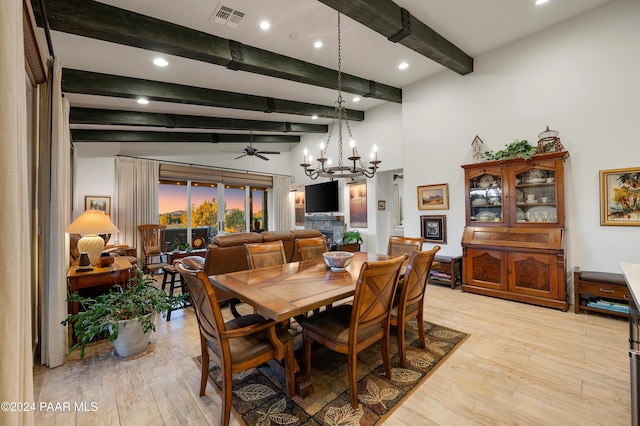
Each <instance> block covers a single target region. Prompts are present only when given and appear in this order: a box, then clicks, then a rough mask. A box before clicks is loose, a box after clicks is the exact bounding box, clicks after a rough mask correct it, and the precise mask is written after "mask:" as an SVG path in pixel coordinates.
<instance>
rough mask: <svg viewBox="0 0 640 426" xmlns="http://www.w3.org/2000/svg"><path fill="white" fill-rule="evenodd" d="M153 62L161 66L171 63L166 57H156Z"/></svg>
mask: <svg viewBox="0 0 640 426" xmlns="http://www.w3.org/2000/svg"><path fill="white" fill-rule="evenodd" d="M153 64H154V65H156V66H159V67H166V66H167V65H169V62H167V60H166V59H164V58H155V59H154V60H153Z"/></svg>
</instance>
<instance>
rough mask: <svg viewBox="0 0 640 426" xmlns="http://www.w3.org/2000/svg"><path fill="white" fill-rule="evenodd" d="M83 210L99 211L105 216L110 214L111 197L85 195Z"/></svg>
mask: <svg viewBox="0 0 640 426" xmlns="http://www.w3.org/2000/svg"><path fill="white" fill-rule="evenodd" d="M84 209H85V210H100V211H103V212H104V213H105V214H111V197H101V196H96V195H87V196H86V197H84Z"/></svg>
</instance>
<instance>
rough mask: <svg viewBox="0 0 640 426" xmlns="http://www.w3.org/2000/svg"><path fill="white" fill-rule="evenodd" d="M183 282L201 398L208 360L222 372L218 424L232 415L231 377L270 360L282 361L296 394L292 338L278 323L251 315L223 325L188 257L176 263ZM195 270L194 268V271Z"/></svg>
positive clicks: (210, 293) (213, 296)
mask: <svg viewBox="0 0 640 426" xmlns="http://www.w3.org/2000/svg"><path fill="white" fill-rule="evenodd" d="M175 266H176V268H177V269H178V272H180V275H182V279H183V280H184V281H185V282H186V284H187V288H188V290H189V295H190V297H191V303H192V305H193V307H194V310H195V313H196V318H197V320H198V327H199V329H200V348H201V352H202V359H201V372H200V396H204V394H205V390H206V387H207V381H208V378H209V360H210V359H212V360H213V361H214V362H215V363H216V364H217V365H218V366H219V367H220V371H221V381H222V410H221V413H220V415H221V422H220V423H221V424H222V425H225V426H226V425H228V424H229V418H230V414H231V399H232V390H233V389H232V388H233V377H232V376H233V374H236V373H239V372H242V371H246V370H249V369H250V368H255V367H258V366H260V365H262V364H264V363H265V362H267V361H269V360H271V359H277V360H282V359H284V369H285V381H286V392H287V395H288V396H289V397H292V396H294V394H295V377H294V374H295V371H294V366H295V358H294V355H293V338H292V337H291V335H290V334H289V333H288V332H287V330H285V329H284V328H283V327H281V326H280V325H279V324H278V323H276V322H275V321H272V320H267V319H265V318H264V317H262V316H261V315H257V314H250V315H244V316H240V317H238V318H234V319H232V320H230V321H227V322H225V321H224V319H223V317H222V312H221V310H220V306H219V304H218V299H217V297H216V293H215V291H214V290H213V286H212V285H211V282H210V281H209V278H208V277H207V275H206V274H205V273H204V271H203V270H202V269H199V268H201V267H202V262H201V261H200V260H192V258H191V257H185V258H183V259H180V260H179V261H177V262H176V264H175ZM194 268H195V269H194Z"/></svg>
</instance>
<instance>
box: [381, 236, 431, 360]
mask: <svg viewBox="0 0 640 426" xmlns="http://www.w3.org/2000/svg"><path fill="white" fill-rule="evenodd" d="M438 250H440V246H435V247H433V248H432V249H431V250H426V251H414V252H413V253H411V256H410V257H409V263H408V264H407V267H406V269H405V272H404V280H403V281H402V283H400V284H398V287H399V291H397V292H396V297H395V299H394V301H393V307H392V308H391V317H390V321H391V325H392V326H394V327H397V328H398V330H397V331H398V352H399V353H400V363H401V365H402V366H403V367H406V366H407V358H406V348H405V329H406V326H407V323H408V322H409V321H411V320H412V319H414V318H415V319H416V321H417V322H418V335H419V337H420V344H421V345H422V347H423V348H426V347H427V345H426V341H425V337H424V322H423V321H424V320H423V315H424V293H425V290H426V289H427V281H428V279H429V271H430V270H431V264H432V263H433V259H434V257H435V256H436V253H437V252H438Z"/></svg>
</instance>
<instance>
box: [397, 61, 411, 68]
mask: <svg viewBox="0 0 640 426" xmlns="http://www.w3.org/2000/svg"><path fill="white" fill-rule="evenodd" d="M407 68H409V64H408V63H406V62H401V63H400V65H398V69H399V70H406V69H407Z"/></svg>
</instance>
